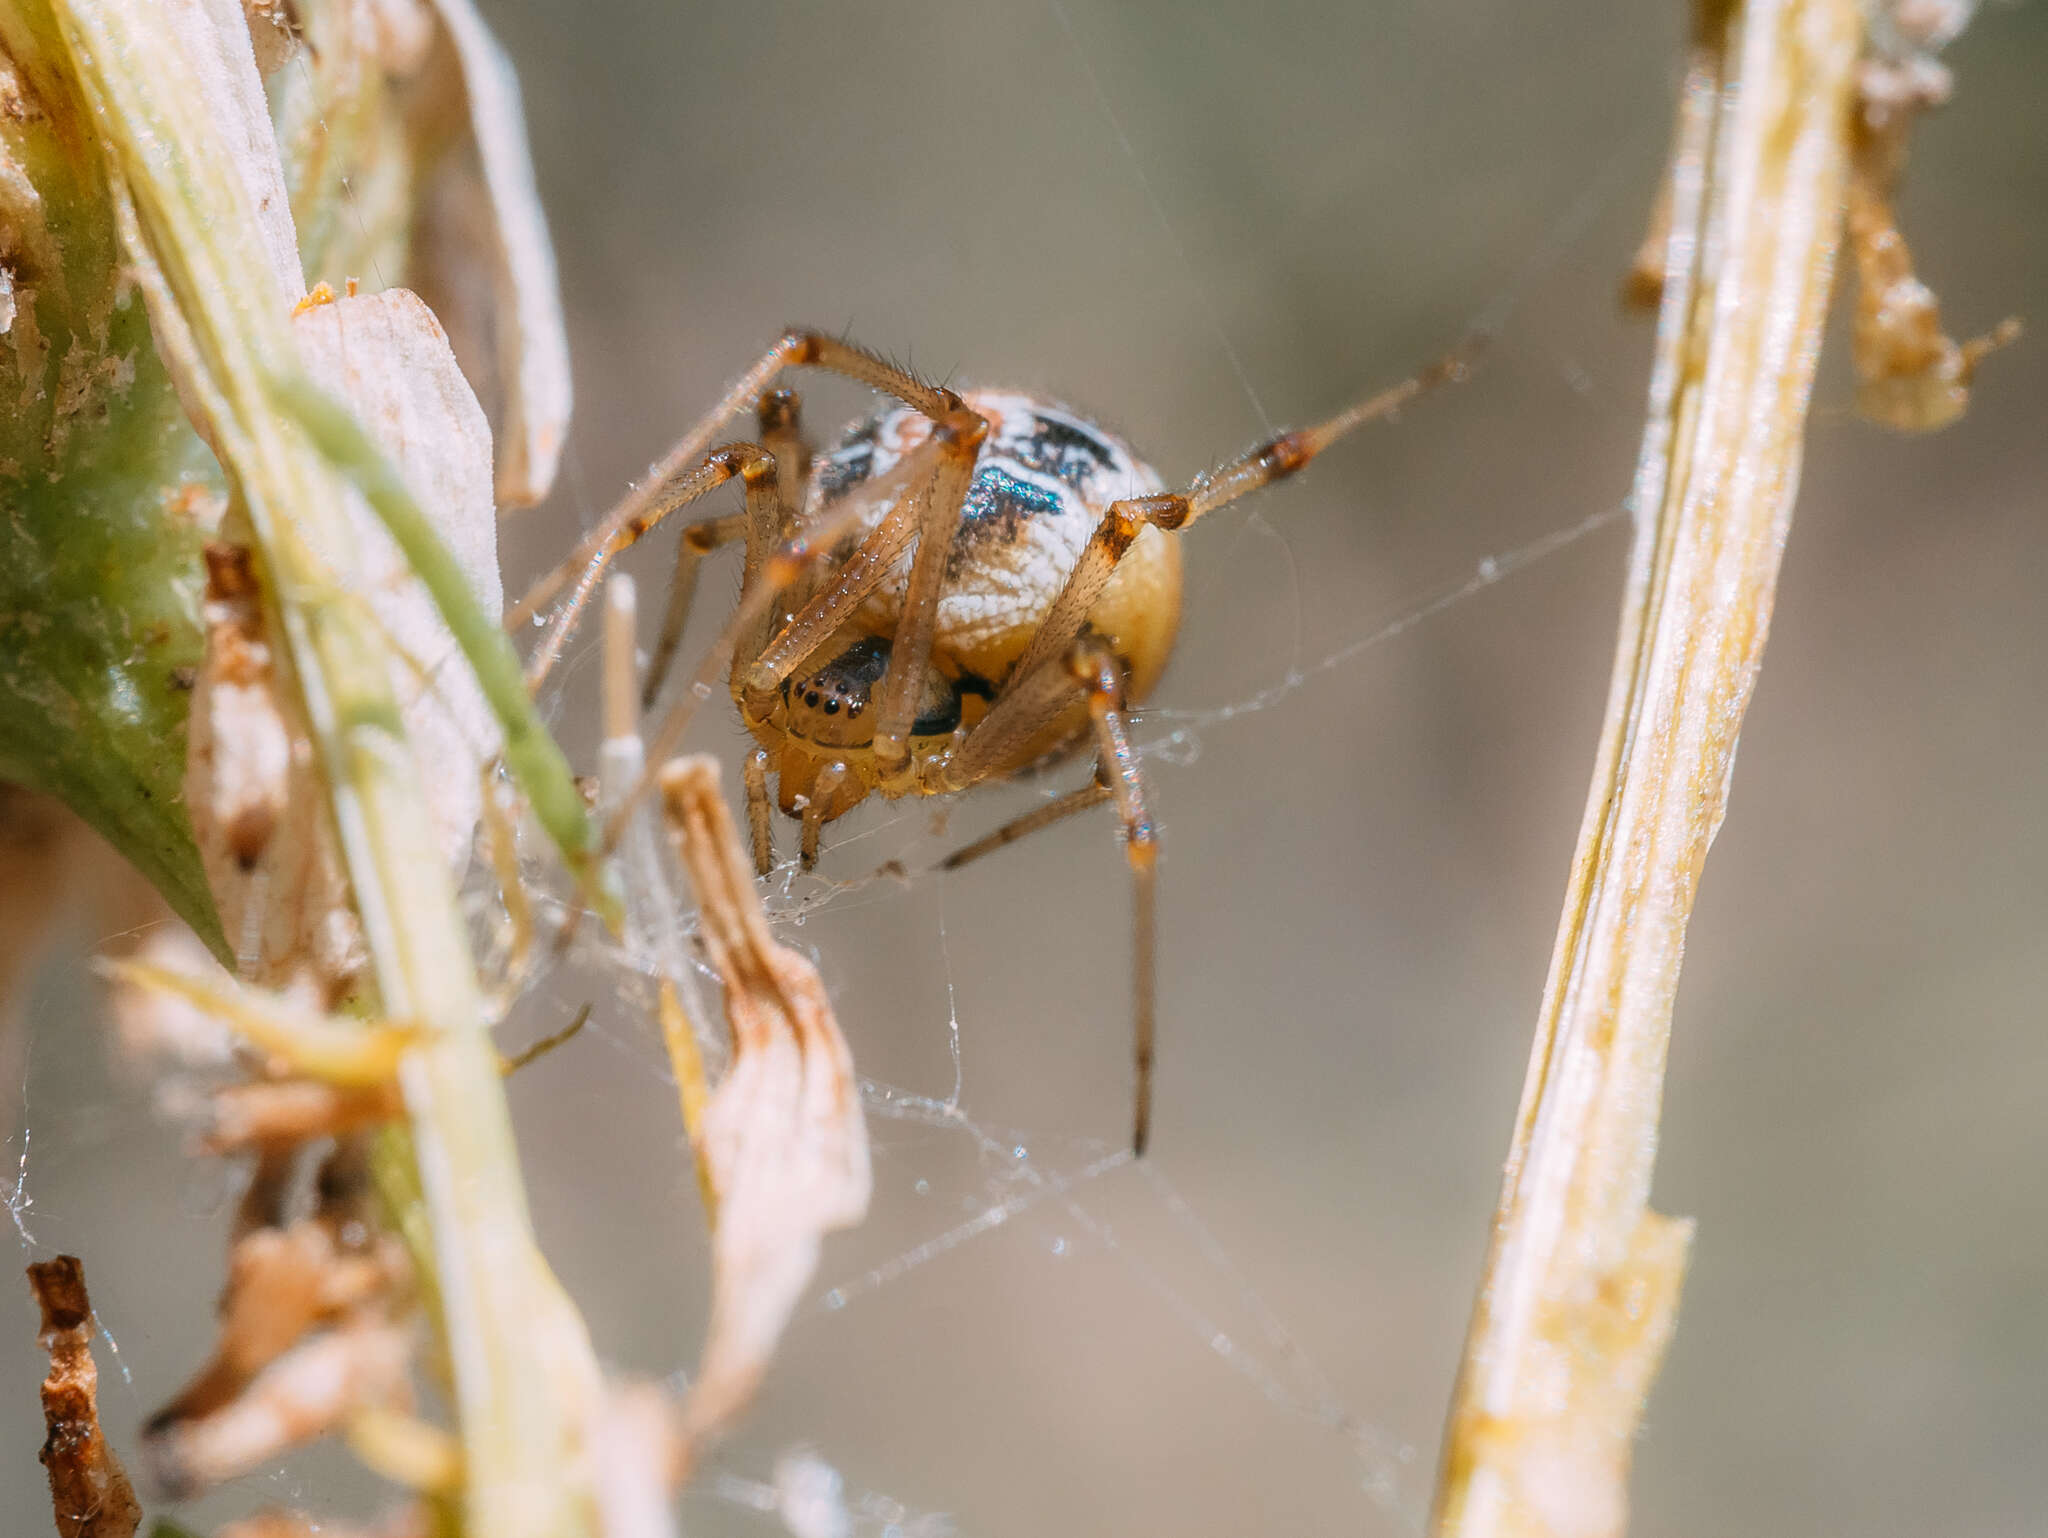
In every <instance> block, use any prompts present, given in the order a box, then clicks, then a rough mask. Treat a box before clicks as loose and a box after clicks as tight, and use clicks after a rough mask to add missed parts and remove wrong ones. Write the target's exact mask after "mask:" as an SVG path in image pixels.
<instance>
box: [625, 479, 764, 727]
mask: <svg viewBox="0 0 2048 1538" xmlns="http://www.w3.org/2000/svg"><path fill="white" fill-rule="evenodd" d="M749 528H750V522H749V520H748V518H747V515H746V514H745V513H732V514H729V515H727V516H726V517H724V518H707V519H705V520H704V521H703V522H702V523H692V524H688V525H686V526H685V527H684V529H683V533H682V537H681V538H680V539H678V540H677V541H676V569H675V571H674V572H673V573H672V574H671V575H670V577H669V579H668V601H667V603H666V605H665V606H664V607H663V609H662V614H661V634H660V636H658V637H657V638H656V640H655V643H654V653H653V655H652V656H650V657H649V658H648V661H647V677H646V679H645V680H644V681H643V682H642V684H641V686H640V708H641V709H642V710H651V709H653V708H654V701H655V699H656V697H657V696H658V695H659V694H660V693H661V686H662V682H663V681H664V680H665V679H666V678H667V677H668V670H669V667H670V665H671V664H672V663H673V662H674V661H675V657H676V648H677V647H678V646H680V645H681V644H682V640H683V630H684V627H685V626H687V625H688V624H689V622H690V605H691V602H692V600H693V599H694V598H695V597H696V594H697V568H698V567H699V566H701V565H703V564H704V557H705V556H707V555H709V554H711V552H712V551H714V550H716V549H717V548H718V547H719V546H720V545H726V544H730V543H731V542H732V541H733V540H736V539H743V538H745V537H746V535H747V533H748V531H749Z"/></svg>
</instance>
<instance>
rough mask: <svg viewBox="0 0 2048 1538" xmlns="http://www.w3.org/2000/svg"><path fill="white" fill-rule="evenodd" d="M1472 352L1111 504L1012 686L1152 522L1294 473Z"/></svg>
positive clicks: (1084, 613)
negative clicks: (1153, 492)
mask: <svg viewBox="0 0 2048 1538" xmlns="http://www.w3.org/2000/svg"><path fill="white" fill-rule="evenodd" d="M1470 352H1471V349H1470V348H1469V347H1466V348H1460V349H1459V350H1458V351H1456V352H1454V353H1452V354H1450V355H1449V356H1448V357H1446V358H1444V359H1443V360H1442V361H1440V362H1438V363H1436V364H1434V365H1432V366H1431V367H1429V368H1427V369H1424V370H1423V371H1422V372H1421V373H1419V374H1415V375H1412V376H1410V377H1409V378H1407V379H1404V380H1402V381H1401V383H1399V384H1397V385H1395V386H1394V387H1393V388H1391V389H1387V390H1382V391H1380V392H1379V393H1378V394H1377V395H1372V396H1369V397H1367V398H1366V399H1365V400H1362V401H1360V402H1358V403H1357V404H1356V405H1354V406H1351V407H1349V408H1348V409H1346V410H1344V411H1340V412H1339V413H1337V415H1335V416H1333V417H1331V418H1330V419H1329V420H1328V421H1326V422H1321V423H1318V424H1317V425H1316V426H1314V427H1305V428H1302V429H1300V430H1299V431H1296V432H1291V433H1282V434H1281V435H1280V436H1279V437H1277V438H1274V439H1272V440H1271V441H1270V442H1267V443H1262V444H1260V445H1259V446H1258V447H1257V448H1254V449H1251V450H1248V451H1247V452H1245V453H1243V454H1240V455H1239V456H1238V457H1237V458H1236V459H1233V460H1231V461H1230V462H1229V463H1228V464H1226V465H1224V466H1223V467H1222V468H1220V469H1217V470H1212V471H1209V472H1207V473H1205V474H1202V475H1198V476H1196V477H1195V478H1194V480H1192V481H1191V482H1189V483H1188V487H1187V490H1185V491H1174V492H1165V493H1162V494H1160V495H1157V496H1150V497H1131V498H1128V499H1126V500H1124V501H1121V502H1114V503H1111V504H1110V507H1109V511H1108V512H1106V513H1104V514H1103V517H1102V522H1101V523H1100V524H1099V525H1098V526H1097V528H1096V530H1095V533H1094V535H1093V536H1092V537H1091V538H1090V539H1089V541H1088V543H1087V545H1086V546H1085V547H1084V548H1083V549H1082V551H1081V558H1080V559H1079V560H1078V561H1076V562H1075V563H1074V569H1073V570H1072V571H1071V572H1070V573H1068V575H1067V583H1066V586H1065V587H1064V588H1063V589H1061V591H1060V596H1059V597H1058V598H1057V599H1056V600H1055V601H1054V603H1053V606H1052V609H1051V610H1050V611H1049V612H1048V613H1047V615H1046V617H1045V621H1044V623H1043V624H1041V625H1040V626H1039V627H1038V633H1037V634H1036V635H1035V636H1033V637H1032V640H1031V645H1030V647H1029V648H1028V649H1027V650H1026V651H1025V653H1024V656H1023V657H1022V658H1021V659H1020V660H1019V662H1018V663H1017V666H1016V669H1015V670H1014V671H1013V672H1012V673H1011V674H1010V678H1009V683H1008V685H1006V688H1005V692H1007V690H1008V689H1009V688H1012V687H1021V686H1023V685H1024V684H1025V683H1026V681H1027V680H1028V679H1029V678H1030V676H1031V674H1032V673H1034V672H1036V671H1037V670H1038V669H1039V668H1041V667H1043V666H1044V665H1045V664H1046V663H1048V662H1053V661H1056V660H1057V659H1059V658H1061V657H1063V656H1065V655H1066V651H1067V648H1068V647H1069V646H1071V645H1072V644H1073V642H1074V638H1075V637H1076V636H1078V635H1079V634H1080V633H1081V627H1082V626H1083V625H1084V624H1086V623H1087V620H1088V613H1089V611H1090V610H1091V609H1093V608H1094V607H1095V600H1096V599H1098V598H1100V597H1101V596H1102V590H1103V588H1104V587H1106V586H1107V585H1108V583H1109V578H1110V574H1111V573H1112V572H1114V571H1115V570H1116V564H1117V562H1118V561H1120V560H1122V559H1123V555H1124V552H1125V551H1126V550H1128V549H1130V547H1131V541H1133V540H1134V539H1136V538H1137V537H1138V533H1139V531H1140V530H1141V529H1143V528H1144V527H1145V525H1146V524H1148V523H1149V524H1153V525H1156V526H1157V527H1159V528H1161V529H1167V530H1173V529H1182V528H1186V527H1187V526H1188V525H1189V524H1191V523H1193V522H1194V521H1195V520H1196V519H1197V518H1200V517H1201V516H1202V515H1203V514H1204V513H1213V512H1214V511H1215V510H1216V509H1217V508H1219V507H1225V506H1228V505H1229V504H1230V503H1232V502H1235V501H1236V500H1237V499H1238V498H1240V497H1242V496H1246V495H1248V494H1249V493H1251V492H1254V491H1257V490H1258V489H1259V488H1260V487H1262V486H1269V485H1271V484H1272V483H1273V482H1274V481H1277V480H1282V479H1284V478H1286V477H1287V476H1290V475H1293V474H1294V473H1295V472H1296V471H1298V470H1301V469H1302V468H1304V467H1305V466H1307V465H1308V464H1309V462H1310V461H1312V460H1313V459H1315V457H1316V456H1317V455H1319V454H1321V453H1322V452H1323V450H1325V449H1327V448H1328V447H1329V446H1330V445H1331V444H1333V443H1335V442H1336V441H1337V440H1338V439H1339V438H1342V437H1343V436H1344V435H1345V434H1346V433H1348V432H1351V431H1352V430H1353V429H1355V428H1358V427H1362V426H1364V425H1365V424H1366V423H1367V422H1372V421H1376V420H1378V419H1379V418H1381V417H1387V416H1392V415H1394V414H1395V413H1396V412H1398V411H1399V410H1400V409H1401V408H1402V407H1403V406H1405V405H1407V404H1408V403H1409V402H1410V401H1412V400H1414V399H1415V398H1416V397H1417V396H1419V395H1421V394H1423V393H1424V392H1425V391H1427V390H1431V389H1434V388H1435V387H1436V386H1438V385H1440V384H1445V383H1449V382H1451V381H1453V380H1457V379H1461V378H1463V377H1464V373H1465V369H1466V366H1467V364H1468V363H1469V361H1470Z"/></svg>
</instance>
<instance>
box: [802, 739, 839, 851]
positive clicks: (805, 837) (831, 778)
mask: <svg viewBox="0 0 2048 1538" xmlns="http://www.w3.org/2000/svg"><path fill="white" fill-rule="evenodd" d="M847 773H848V771H847V768H846V765H844V764H827V765H826V766H825V767H824V768H823V769H821V770H820V771H819V772H818V779H817V784H816V785H815V787H814V788H813V789H812V791H811V799H810V800H809V802H807V803H806V804H805V806H804V827H803V834H802V843H801V844H800V845H799V846H798V851H797V859H798V861H799V863H800V864H801V866H802V868H803V869H804V870H806V871H811V870H816V869H817V867H818V844H819V840H820V839H821V838H822V837H823V836H824V832H825V808H826V807H828V806H830V805H831V804H832V798H833V796H834V795H836V794H837V793H838V790H839V787H840V786H841V785H843V784H845V783H846V777H847Z"/></svg>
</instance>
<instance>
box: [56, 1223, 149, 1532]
mask: <svg viewBox="0 0 2048 1538" xmlns="http://www.w3.org/2000/svg"><path fill="white" fill-rule="evenodd" d="M28 1283H29V1287H30V1289H31V1290H32V1291H33V1292H34V1293H35V1295H36V1301H37V1302H38V1303H40V1304H41V1305H42V1309H43V1328H42V1334H41V1336H40V1337H39V1338H40V1340H41V1343H42V1346H43V1349H44V1350H46V1351H48V1352H49V1353H50V1375H49V1376H48V1377H47V1378H45V1379H43V1424H44V1426H45V1427H46V1428H47V1429H48V1435H47V1436H46V1437H45V1438H44V1440H43V1451H42V1455H41V1456H42V1462H43V1467H44V1468H46V1469H48V1470H49V1473H50V1504H51V1507H52V1509H53V1510H54V1512H55V1515H56V1518H57V1533H58V1538H129V1534H131V1533H133V1532H134V1531H135V1528H136V1525H137V1524H138V1523H140V1522H141V1520H142V1507H141V1505H140V1504H139V1503H138V1502H137V1501H136V1499H135V1491H134V1489H133V1487H131V1486H130V1485H129V1483H128V1476H127V1475H126V1474H125V1473H123V1472H122V1470H121V1461H120V1460H119V1459H118V1458H116V1457H115V1456H114V1451H113V1449H112V1448H110V1447H109V1446H107V1439H106V1437H105V1436H104V1435H103V1434H102V1433H101V1431H100V1411H99V1376H100V1375H99V1368H98V1367H97V1366H96V1365H95V1364H94V1362H93V1359H92V1323H93V1318H92V1300H91V1299H90V1298H89V1297H87V1296H86V1291H85V1268H84V1266H82V1265H81V1264H80V1263H79V1261H78V1259H77V1257H76V1256H72V1255H59V1256H58V1257H57V1258H56V1259H55V1260H45V1261H39V1262H37V1263H36V1264H35V1265H32V1266H30V1267H29V1268H28Z"/></svg>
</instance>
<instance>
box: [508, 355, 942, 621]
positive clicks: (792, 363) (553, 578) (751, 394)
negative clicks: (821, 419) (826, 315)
mask: <svg viewBox="0 0 2048 1538" xmlns="http://www.w3.org/2000/svg"><path fill="white" fill-rule="evenodd" d="M798 366H808V367H812V368H822V369H824V370H826V371H827V372H829V373H834V374H841V375H844V376H845V377H846V378H848V379H854V380H858V381H859V382H860V383H862V384H865V385H868V386H870V387H871V388H873V389H877V390H881V391H884V392H886V393H887V394H890V395H893V396H895V397H896V398H897V399H898V400H900V401H902V402H903V403H904V404H905V405H906V406H909V407H911V408H912V409H914V410H917V411H921V412H923V413H924V414H925V415H926V416H928V417H930V418H932V420H933V421H937V420H938V419H939V418H940V417H942V416H944V415H945V414H946V413H947V412H948V411H952V410H955V409H957V408H958V407H959V405H960V397H959V396H957V395H955V394H954V393H953V392H952V391H951V390H947V389H943V388H941V387H939V386H937V385H928V384H926V383H925V382H924V381H923V380H921V379H919V378H918V377H917V376H916V375H914V374H912V373H910V372H909V371H908V370H905V369H901V368H898V367H897V366H896V365H895V364H893V363H890V362H888V361H887V360H886V359H883V358H879V357H877V356H875V354H873V353H871V352H867V351H865V350H864V349H862V348H859V347H855V346H853V345H852V344H851V343H847V342H841V341H838V340H836V339H835V338H832V337H829V336H826V335H824V334H823V333H821V332H817V331H803V330H792V331H788V332H785V333H784V334H783V335H782V337H781V338H780V339H779V340H778V341H777V342H776V343H775V345H774V346H773V347H771V348H769V349H768V351H767V352H766V353H764V354H763V355H762V356H761V357H760V358H758V359H757V360H755V362H754V364H753V366H752V367H750V368H749V369H748V370H747V371H746V372H745V373H744V374H742V375H741V376H740V377H739V379H738V380H737V381H735V382H734V383H733V385H732V386H731V387H730V388H729V389H727V391H726V392H725V394H724V396H722V397H721V398H720V400H719V402H718V404H717V405H716V406H714V407H712V408H711V410H710V411H709V412H707V413H706V414H705V415H704V416H702V417H700V418H699V419H698V420H697V422H696V423H695V425H693V426H692V427H691V428H690V430H689V431H688V432H686V433H684V434H683V436H682V437H680V438H678V439H677V440H676V441H675V444H674V445H673V446H672V447H671V448H670V449H669V451H668V452H667V453H666V454H664V455H663V456H662V457H661V460H660V462H659V463H658V464H656V465H655V466H654V468H653V470H652V471H650V472H649V474H648V477H647V479H646V480H645V481H643V482H642V483H641V484H640V485H639V486H638V487H636V488H635V489H634V490H633V491H631V492H629V493H628V494H627V495H626V496H625V497H624V498H623V499H621V500H620V502H619V504H618V506H616V507H614V508H613V509H612V510H611V511H610V512H609V513H606V514H605V515H604V517H603V518H602V519H600V520H599V521H598V524H597V526H596V527H595V528H594V529H592V530H591V531H590V533H589V534H587V535H586V536H584V539H583V542H582V543H581V544H580V545H578V546H577V548H576V553H575V554H573V555H572V556H570V558H569V559H568V560H566V561H564V562H563V563H562V564H561V565H560V566H558V567H556V568H555V569H554V570H553V571H551V572H548V573H547V574H546V575H544V576H543V577H541V579H540V580H539V581H537V582H535V583H534V584H533V586H532V587H530V588H528V589H527V591H526V596H525V597H523V598H521V599H520V600H519V602H517V603H516V604H514V605H513V606H512V607H511V609H510V610H508V611H507V612H506V615H505V623H506V624H507V625H517V624H520V623H522V622H524V621H525V620H527V619H530V618H531V617H532V616H533V615H534V614H535V613H536V612H537V611H538V610H539V608H540V606H541V605H542V604H544V603H546V602H547V601H548V600H549V599H551V598H553V597H554V596H555V594H556V593H559V592H560V591H561V590H562V586H563V584H564V583H566V582H567V581H568V580H569V579H570V578H571V577H572V576H574V575H575V574H576V568H577V567H578V566H579V565H580V564H582V563H583V562H584V561H586V560H588V559H589V557H590V555H591V554H592V553H593V552H595V551H597V550H599V549H601V548H603V546H604V545H606V544H607V543H609V541H610V540H611V538H612V536H613V535H615V534H617V533H618V532H619V531H620V530H621V529H623V528H625V527H626V526H627V525H628V524H630V523H632V522H633V521H634V520H635V519H637V518H640V517H642V516H643V515H644V514H645V513H646V512H647V510H648V509H649V508H650V507H651V506H653V504H654V503H655V501H656V500H658V499H659V497H660V496H661V492H662V488H664V487H666V486H668V485H670V484H671V483H672V482H674V481H675V480H676V479H677V478H678V477H679V476H681V475H682V474H683V473H684V472H685V471H687V470H688V469H689V468H690V467H691V466H693V465H695V464H696V463H697V462H698V461H699V460H700V459H702V458H703V457H704V451H705V450H706V449H708V448H709V447H710V446H711V440H712V439H713V438H714V437H715V436H716V435H717V433H718V430H719V429H720V428H721V427H723V426H725V424H726V423H727V422H728V421H729V420H731V418H732V417H733V416H734V415H735V414H736V413H737V412H739V411H740V410H741V409H743V408H744V407H745V406H746V404H747V403H748V402H749V401H753V402H755V403H756V405H757V409H758V407H759V404H760V402H761V394H762V392H763V391H764V390H766V389H767V388H768V386H769V385H770V384H772V383H773V382H774V380H775V376H776V375H777V374H779V373H781V372H782V371H783V370H784V369H785V368H791V367H798ZM793 422H794V417H793V416H792V423H793Z"/></svg>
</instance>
